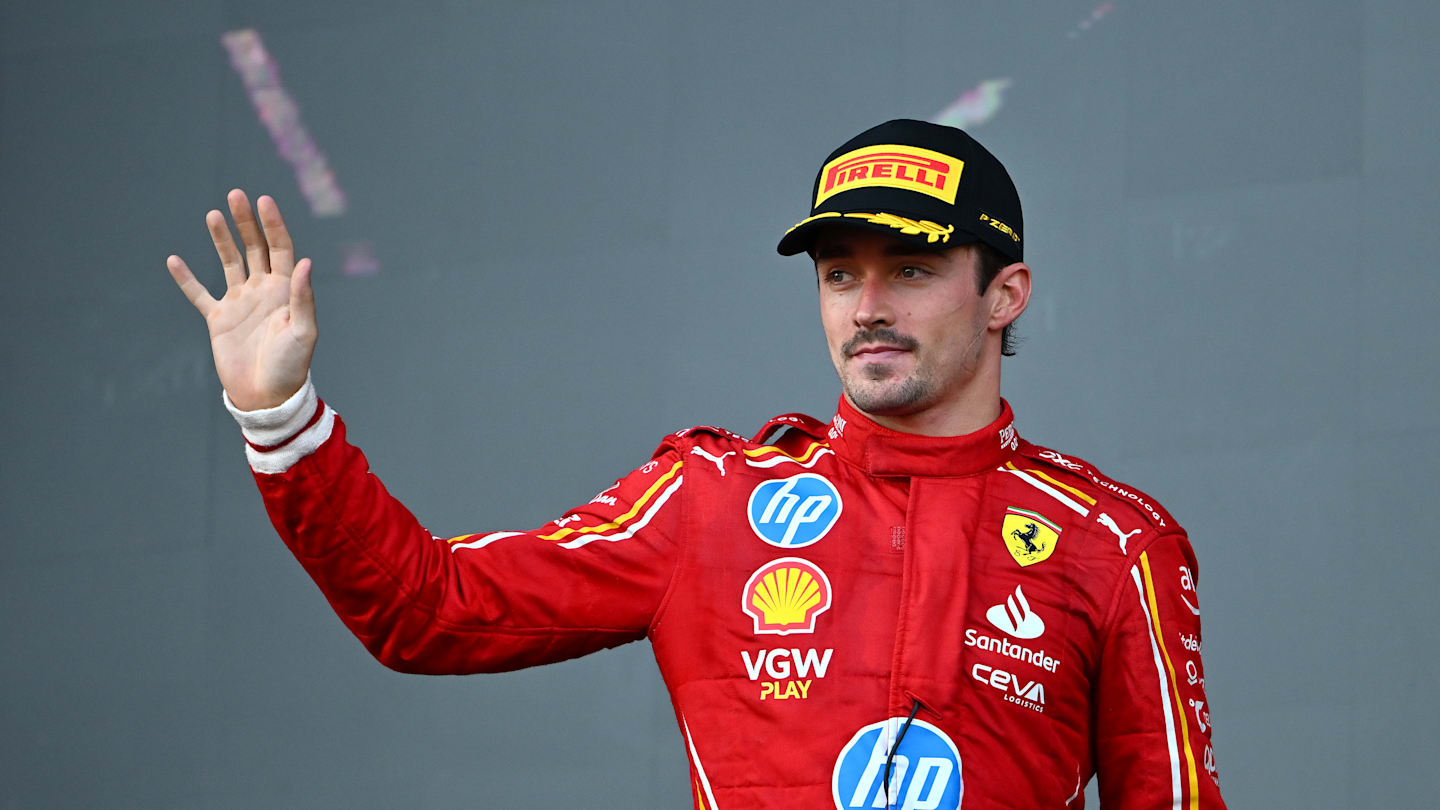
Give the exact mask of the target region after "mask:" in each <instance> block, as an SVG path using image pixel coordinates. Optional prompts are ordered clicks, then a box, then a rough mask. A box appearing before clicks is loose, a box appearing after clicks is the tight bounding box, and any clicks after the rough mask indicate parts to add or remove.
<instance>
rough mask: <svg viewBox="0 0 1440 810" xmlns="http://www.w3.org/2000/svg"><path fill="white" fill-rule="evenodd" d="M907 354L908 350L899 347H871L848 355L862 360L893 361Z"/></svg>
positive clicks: (865, 347)
mask: <svg viewBox="0 0 1440 810" xmlns="http://www.w3.org/2000/svg"><path fill="white" fill-rule="evenodd" d="M908 353H909V350H908V349H902V348H900V347H899V346H884V345H879V346H877V345H871V346H862V347H861V348H859V349H856V350H855V351H853V352H851V353H850V356H851V357H858V358H860V359H863V360H893V359H895V358H897V357H899V356H900V355H902V354H908Z"/></svg>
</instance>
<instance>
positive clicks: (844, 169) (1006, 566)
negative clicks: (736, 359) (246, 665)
mask: <svg viewBox="0 0 1440 810" xmlns="http://www.w3.org/2000/svg"><path fill="white" fill-rule="evenodd" d="M228 204H229V209H230V213H231V216H232V217H233V219H234V223H235V227H236V229H237V230H238V231H239V233H240V238H241V240H242V242H243V244H244V249H245V253H244V256H243V257H242V255H241V252H240V250H239V249H238V248H237V247H236V245H235V242H234V240H233V238H232V236H231V232H230V228H229V226H228V225H227V223H226V220H225V217H224V215H223V214H221V213H220V212H219V211H211V212H209V214H208V215H207V216H206V224H207V226H208V228H209V231H210V234H211V237H212V238H213V240H214V243H215V248H216V250H217V252H218V253H219V257H220V262H221V264H222V265H223V267H224V274H225V280H226V285H227V286H226V290H225V294H224V296H223V297H222V298H220V299H219V300H216V299H215V298H213V297H211V295H210V294H209V293H208V292H207V291H206V289H205V287H204V285H202V284H201V283H200V282H199V281H197V280H196V278H195V276H194V275H193V274H192V273H191V271H190V270H189V269H188V268H187V267H186V265H185V263H184V262H183V261H181V260H180V258H179V257H177V256H171V257H170V258H169V259H168V261H167V264H168V266H169V270H170V273H171V275H172V276H173V278H174V279H175V281H176V282H177V283H178V284H179V286H180V288H181V290H182V291H183V292H184V293H185V295H186V296H187V297H188V298H189V299H190V302H191V303H192V304H194V306H195V307H196V308H197V309H198V310H199V311H200V313H201V314H202V315H203V316H204V317H205V320H206V323H207V325H208V327H209V332H210V341H211V346H212V349H213V352H214V358H215V366H216V370H217V372H218V374H219V377H220V382H221V384H222V386H223V388H224V392H223V395H222V398H223V401H224V404H225V407H226V408H228V409H229V410H230V412H231V413H232V414H233V415H234V417H235V419H236V420H237V421H238V422H239V424H240V427H241V431H242V433H243V434H244V438H245V442H246V446H245V454H246V457H247V458H248V460H249V463H250V468H251V470H252V471H253V473H254V477H255V481H256V483H257V484H258V485H259V488H260V493H261V495H262V496H263V498H264V501H265V508H266V510H267V511H268V513H269V515H270V519H271V521H272V522H273V523H274V525H275V528H276V529H277V530H278V531H279V534H280V536H281V538H282V539H283V540H284V542H285V543H286V545H287V546H288V547H289V548H290V549H291V551H292V552H293V553H294V555H295V557H296V559H297V560H298V561H299V562H300V564H301V565H302V566H304V568H305V570H306V571H307V572H308V573H309V574H310V576H311V577H312V578H313V579H314V580H315V582H316V583H317V584H318V585H319V586H320V588H321V589H322V590H323V591H324V592H325V595H326V597H327V598H328V599H329V601H330V604H331V605H332V606H333V607H334V609H335V611H336V613H338V614H339V616H340V619H341V620H342V621H343V622H344V623H345V624H346V626H348V627H349V628H350V630H351V631H352V632H353V633H354V634H355V635H356V636H357V637H358V638H359V639H360V641H361V642H362V643H363V644H364V645H365V646H366V647H367V648H368V649H369V650H370V652H371V653H373V654H374V656H375V657H376V658H377V659H379V660H380V661H381V662H382V663H383V664H385V665H386V666H388V667H392V668H394V669H396V670H400V671H404V672H418V673H437V674H438V673H450V674H458V673H474V672H495V671H501V670H513V669H518V668H520V667H528V666H534V665H537V664H544V663H548V662H553V661H559V660H563V659H568V658H573V657H575V656H579V655H584V654H586V653H589V652H592V651H595V650H600V649H604V648H607V647H613V646H616V645H619V644H624V643H626V642H629V641H635V640H637V639H641V638H648V639H649V640H650V642H651V644H652V645H653V647H654V651H655V658H656V660H657V662H658V664H659V667H660V671H661V674H662V675H663V677H664V680H665V683H666V686H667V687H668V689H669V692H670V697H671V700H672V701H673V704H674V709H675V718H676V723H677V726H678V728H679V732H680V735H681V739H682V740H683V744H684V746H685V751H686V754H687V756H688V758H689V763H690V783H691V788H692V789H691V794H692V796H693V801H694V806H695V807H696V808H703V809H704V810H743V809H745V808H760V807H783V808H825V807H831V806H834V807H836V808H842V810H858V808H880V807H892V808H905V809H906V810H927V809H928V810H954V809H955V808H959V807H966V808H994V807H1006V808H1065V807H1080V806H1081V805H1083V803H1084V786H1085V784H1086V783H1087V782H1088V781H1089V780H1090V779H1091V777H1092V776H1097V775H1098V779H1099V795H1100V801H1101V804H1102V805H1103V806H1104V807H1106V808H1158V807H1175V808H1191V809H1192V810H1193V809H1194V808H1201V807H1204V808H1218V807H1223V803H1222V800H1221V798H1220V793H1219V787H1218V772H1217V769H1216V766H1215V756H1214V752H1213V750H1212V748H1211V744H1210V737H1211V727H1210V714H1209V710H1208V708H1207V707H1208V705H1209V703H1208V700H1207V698H1206V695H1205V688H1204V677H1205V670H1204V666H1203V664H1202V663H1201V659H1200V651H1201V634H1200V608H1199V599H1198V597H1197V595H1196V590H1195V583H1196V576H1197V572H1196V564H1195V556H1194V553H1193V552H1192V550H1191V547H1190V543H1189V542H1188V540H1187V539H1186V534H1185V531H1184V530H1183V529H1182V528H1181V527H1180V526H1179V525H1178V524H1177V523H1176V522H1175V519H1174V518H1173V517H1171V516H1170V514H1169V513H1168V512H1166V511H1165V509H1164V508H1162V507H1161V506H1160V505H1159V504H1158V503H1156V502H1155V500H1154V499H1153V498H1151V497H1149V496H1148V495H1146V494H1144V493H1143V492H1141V491H1139V490H1137V489H1135V488H1134V487H1131V486H1129V485H1126V484H1121V483H1118V482H1116V481H1114V480H1112V479H1110V478H1108V477H1106V476H1105V475H1104V474H1103V473H1101V472H1099V471H1098V470H1096V469H1095V468H1094V467H1093V466H1092V465H1090V464H1088V463H1086V462H1085V461H1083V460H1081V459H1079V458H1076V457H1075V456H1072V455H1069V454H1065V453H1060V452H1056V451H1054V450H1049V449H1045V448H1043V447H1039V446H1037V445H1034V444H1031V443H1030V442H1028V441H1026V440H1025V439H1023V438H1021V436H1020V434H1019V433H1018V432H1017V428H1016V423H1015V417H1014V414H1013V412H1012V411H1011V407H1010V405H1009V404H1008V403H1007V402H1006V401H1005V400H1003V399H1001V397H1000V363H1001V357H1002V355H1004V354H1008V353H1011V349H1010V326H1011V324H1012V323H1013V322H1014V320H1015V319H1016V318H1017V317H1018V316H1019V315H1020V314H1021V313H1022V312H1023V311H1024V310H1025V307H1026V304H1027V303H1028V301H1029V299H1030V289H1031V273H1030V269H1029V267H1027V266H1026V265H1025V264H1024V262H1023V247H1024V233H1025V232H1024V225H1023V222H1022V220H1021V211H1020V200H1019V196H1018V194H1017V192H1016V190H1015V187H1014V184H1013V183H1012V182H1011V180H1010V177H1009V175H1008V173H1007V172H1006V171H1005V169H1004V167H1003V166H1002V165H1001V164H1000V162H999V161H998V160H997V159H996V158H995V157H994V156H993V155H991V154H990V152H988V151H987V150H986V149H985V148H984V147H982V146H981V145H980V144H979V143H977V142H976V141H975V140H974V139H972V138H971V137H970V136H969V135H967V134H966V133H964V132H962V131H960V130H958V129H954V128H950V127H944V126H938V125H934V124H929V123H924V122H920V121H909V120H899V121H890V122H887V123H884V124H881V125H879V126H876V127H874V128H871V129H869V130H867V131H865V132H863V133H861V134H859V135H857V136H856V137H854V138H852V139H850V140H849V141H847V142H846V143H844V144H843V145H841V146H840V147H839V148H838V149H836V150H835V151H834V152H833V153H831V154H830V156H829V157H827V158H826V159H825V162H824V164H823V165H822V166H821V168H820V171H819V173H818V174H817V176H816V178H815V183H814V187H813V191H812V194H811V209H810V215H809V216H808V217H806V218H805V219H803V220H802V221H801V222H800V223H798V224H797V225H796V226H795V227H793V228H791V229H790V230H789V231H788V232H786V233H785V235H784V237H783V238H782V239H781V241H780V244H779V251H780V253H781V254H784V255H795V254H799V253H807V254H808V255H809V256H810V257H811V258H812V259H813V261H814V266H815V272H816V278H817V282H818V286H819V302H820V320H821V324H822V326H823V327H824V332H825V339H826V342H827V345H828V347H829V352H830V357H831V360H832V361H833V362H834V364H835V370H836V371H837V372H838V373H839V377H840V383H841V387H842V389H843V395H842V396H841V397H840V400H839V404H838V406H837V408H836V411H835V414H834V415H833V416H832V417H831V418H830V419H829V420H828V421H825V422H822V421H819V420H817V419H813V418H811V417H808V416H804V415H801V414H788V415H783V416H778V417H776V418H774V419H773V420H771V421H770V422H769V423H768V424H766V425H764V426H763V427H762V428H761V429H760V430H759V432H758V433H756V434H755V438H753V439H746V438H744V437H742V436H739V435H737V434H734V433H730V432H729V431H726V430H722V429H718V428H711V427H695V428H689V429H687V430H681V431H679V432H677V433H674V434H671V435H668V436H666V437H665V438H664V439H663V440H662V441H661V442H660V445H659V447H657V448H656V449H655V451H654V454H653V456H652V457H651V458H650V460H649V461H647V462H645V464H643V465H642V466H640V467H639V468H638V469H636V470H634V471H632V472H630V473H628V474H626V475H624V476H622V477H621V478H619V479H618V480H616V481H615V482H614V483H613V484H611V485H610V486H608V487H606V488H605V489H604V490H602V491H601V492H600V493H599V494H598V495H596V496H595V498H594V499H592V500H591V501H590V502H589V503H585V504H581V505H580V506H577V507H575V508H574V509H571V510H569V511H568V512H565V513H564V514H562V515H560V516H559V517H557V518H556V519H555V520H553V521H551V522H549V523H546V524H544V525H542V526H539V527H537V528H534V529H531V530H528V531H527V530H507V531H501V530H497V529H498V528H501V527H493V526H492V527H483V528H482V527H478V526H477V527H475V531H473V532H471V533H466V534H461V535H459V536H453V537H440V536H436V535H434V534H432V533H431V532H430V531H429V530H428V529H426V528H425V527H424V526H423V525H422V524H421V523H420V522H419V521H418V520H417V519H416V518H415V517H413V516H412V515H411V514H410V512H409V511H408V510H406V508H405V507H404V506H403V505H402V504H401V503H400V502H399V501H397V500H396V499H395V498H393V497H391V496H390V495H389V494H388V493H387V492H386V490H385V487H384V486H383V485H382V484H381V482H380V480H379V479H378V478H376V477H375V476H374V475H372V474H371V473H370V469H369V465H368V463H367V462H366V459H365V456H364V455H363V454H362V453H361V452H360V450H359V449H357V448H356V446H355V445H353V444H351V443H350V441H349V437H348V436H347V433H346V428H345V422H344V420H342V419H341V418H340V416H339V415H338V414H337V412H336V411H335V409H334V408H333V407H331V405H330V404H327V403H326V402H325V401H324V400H322V399H321V398H320V396H319V393H318V391H317V389H316V387H315V385H314V384H313V383H312V381H311V379H310V375H309V367H310V359H311V356H312V354H313V352H314V348H315V342H316V335H317V331H316V322H315V308H314V293H313V289H312V286H311V280H310V279H311V262H310V261H309V260H308V259H302V260H300V261H298V262H296V261H295V259H294V250H293V246H292V242H291V239H290V236H289V234H288V232H287V230H286V227H285V224H284V221H283V220H282V218H281V215H280V211H279V209H278V208H277V207H276V204H275V202H274V201H273V200H272V199H271V198H269V197H260V198H259V200H258V201H257V204H256V211H257V212H258V217H257V213H256V212H252V209H251V207H250V203H249V201H248V199H247V198H246V196H245V194H244V193H243V192H241V191H239V190H238V189H237V190H235V191H232V192H230V194H229V197H228ZM516 570H524V571H525V572H526V576H524V577H515V576H512V575H511V572H513V571H516ZM797 729H804V733H803V734H800V733H795V730H797ZM782 739H783V740H785V741H786V743H785V744H784V745H777V746H766V747H765V755H764V756H756V755H755V751H756V743H757V741H765V740H782Z"/></svg>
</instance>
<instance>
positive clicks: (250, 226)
mask: <svg viewBox="0 0 1440 810" xmlns="http://www.w3.org/2000/svg"><path fill="white" fill-rule="evenodd" d="M225 200H226V202H228V203H230V216H231V218H232V219H234V220H235V230H237V231H239V232H240V241H241V242H244V243H245V266H246V267H249V268H250V275H252V276H253V275H256V274H257V273H268V272H270V246H269V245H268V244H266V243H265V235H264V234H262V233H261V232H260V225H259V224H258V223H256V221H255V214H254V212H252V211H251V210H250V198H249V197H246V196H245V192H243V191H241V190H240V189H238V188H233V189H230V193H229V194H228V195H226V197H225Z"/></svg>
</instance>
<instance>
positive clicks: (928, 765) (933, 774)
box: [830, 717, 965, 810]
mask: <svg viewBox="0 0 1440 810" xmlns="http://www.w3.org/2000/svg"><path fill="white" fill-rule="evenodd" d="M904 725H905V718H903V717H892V718H890V719H889V720H888V721H885V722H880V723H871V724H870V725H868V726H866V727H864V728H862V729H860V730H859V731H857V732H855V736H854V737H851V738H850V742H849V743H847V744H846V745H845V748H844V749H843V750H842V751H841V752H840V757H839V758H838V759H836V760H835V775H834V776H833V777H832V778H831V780H830V793H831V795H832V796H833V797H834V798H835V806H836V807H837V808H839V809H840V810H861V808H865V810H869V808H872V807H887V808H896V810H957V809H958V808H959V807H960V799H961V798H962V797H963V796H964V795H965V780H964V778H963V777H962V775H961V773H960V751H959V750H958V749H956V748H955V743H953V742H951V741H950V738H949V737H947V736H945V732H943V731H941V730H940V729H938V728H936V727H934V726H932V725H930V724H929V723H927V722H925V721H924V720H912V721H911V722H910V728H908V729H906V730H905V738H904V739H903V740H902V741H901V743H900V750H898V751H896V752H895V757H894V758H893V759H892V760H891V761H890V789H889V796H888V797H887V796H886V790H885V758H886V756H887V755H889V753H890V747H891V746H892V745H894V744H895V743H894V741H895V737H896V736H897V735H898V734H899V733H900V728H901V727H902V726H904ZM887 799H888V800H887Z"/></svg>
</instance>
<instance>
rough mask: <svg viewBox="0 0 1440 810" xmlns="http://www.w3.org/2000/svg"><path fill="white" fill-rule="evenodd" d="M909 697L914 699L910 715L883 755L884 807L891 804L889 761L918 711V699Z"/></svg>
mask: <svg viewBox="0 0 1440 810" xmlns="http://www.w3.org/2000/svg"><path fill="white" fill-rule="evenodd" d="M910 699H911V700H914V701H915V705H914V706H912V707H911V708H910V716H909V717H907V718H905V725H903V726H901V727H900V733H899V734H896V735H895V744H894V745H892V746H890V753H889V754H888V755H887V756H886V757H885V806H886V807H890V806H891V805H890V765H891V762H892V761H894V759H895V752H896V751H899V750H900V741H901V740H903V739H905V732H906V731H908V730H909V729H910V723H911V721H913V720H914V719H915V713H916V712H918V711H920V701H919V700H918V699H916V698H913V697H912V698H910Z"/></svg>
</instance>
